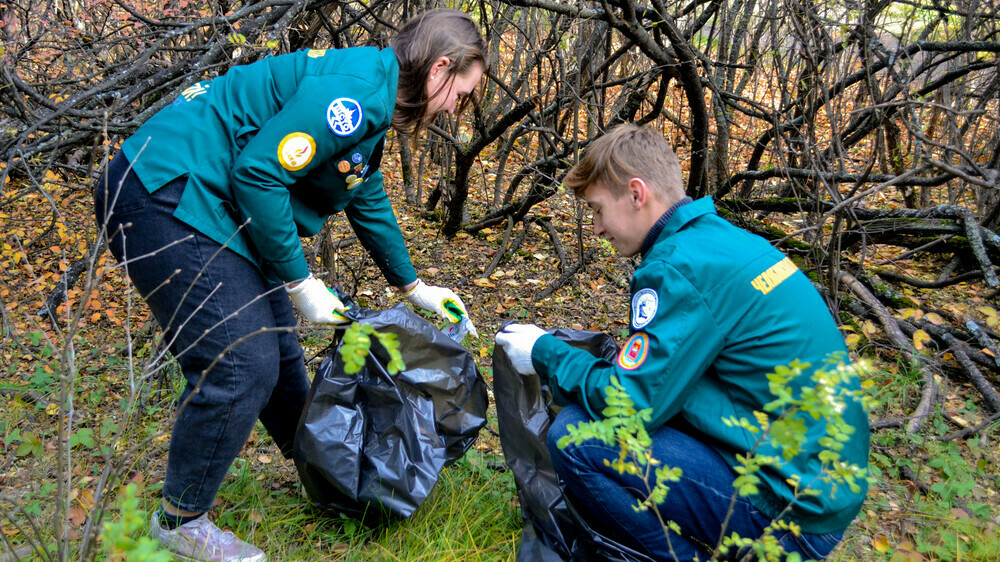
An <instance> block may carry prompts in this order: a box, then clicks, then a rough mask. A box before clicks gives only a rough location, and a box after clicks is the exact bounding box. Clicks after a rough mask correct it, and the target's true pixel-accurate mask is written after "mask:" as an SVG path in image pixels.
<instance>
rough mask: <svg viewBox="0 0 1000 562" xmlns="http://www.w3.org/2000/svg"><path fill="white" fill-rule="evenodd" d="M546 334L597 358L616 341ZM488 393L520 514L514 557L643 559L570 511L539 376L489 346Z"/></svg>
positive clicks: (612, 352) (614, 349) (577, 333)
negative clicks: (554, 456)
mask: <svg viewBox="0 0 1000 562" xmlns="http://www.w3.org/2000/svg"><path fill="white" fill-rule="evenodd" d="M549 333H551V334H552V335H554V336H556V337H557V338H559V339H561V340H563V341H565V342H567V343H569V344H570V345H572V346H573V347H577V348H581V349H585V350H587V351H589V352H590V353H592V354H593V355H594V356H596V357H604V358H606V359H608V360H611V361H614V359H615V356H617V355H618V345H617V344H615V342H614V340H612V339H611V337H610V336H608V335H607V334H603V333H601V332H588V331H582V330H562V329H560V330H552V331H550V332H549ZM493 396H494V399H495V400H496V406H497V423H498V425H499V429H500V445H501V446H502V447H503V454H504V458H505V460H506V462H507V466H508V467H510V469H511V471H512V472H513V473H514V482H515V484H516V485H517V495H518V498H519V499H520V502H521V510H522V515H523V516H524V520H525V523H524V530H523V532H522V533H521V546H520V547H519V548H518V552H517V560H518V561H523V562H528V561H543V562H549V561H553V562H555V561H562V560H573V561H589V560H623V561H628V562H647V561H651V560H652V559H651V558H649V557H648V556H646V555H645V554H642V553H639V552H636V551H635V550H633V549H631V548H629V547H627V546H625V545H622V544H619V543H617V542H615V541H614V540H612V539H610V538H608V537H606V536H604V535H602V534H601V533H599V532H597V531H595V530H594V529H593V528H592V527H591V526H590V525H589V524H588V523H587V522H586V521H585V520H584V519H583V517H582V516H581V515H580V514H579V513H578V512H577V511H576V510H575V509H574V507H573V505H572V503H571V501H570V500H569V499H568V498H567V496H566V494H565V490H564V488H563V487H562V486H561V485H560V483H559V478H558V477H557V476H556V472H555V469H554V468H553V467H552V458H551V457H550V456H549V450H548V447H547V446H546V444H545V436H546V434H547V433H548V431H549V426H550V425H551V423H552V420H553V419H555V412H553V411H552V409H551V408H550V406H551V405H552V396H551V394H550V393H549V390H548V388H547V387H542V386H541V381H540V379H539V377H538V375H522V374H520V373H518V372H517V371H515V370H514V367H513V366H512V365H511V362H510V359H509V358H508V357H507V354H506V353H505V352H504V350H503V348H502V347H501V346H499V345H498V346H496V347H495V348H494V350H493Z"/></svg>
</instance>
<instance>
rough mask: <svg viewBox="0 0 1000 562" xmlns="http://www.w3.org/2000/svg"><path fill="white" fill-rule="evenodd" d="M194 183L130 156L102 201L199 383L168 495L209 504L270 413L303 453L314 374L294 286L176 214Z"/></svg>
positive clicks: (170, 470) (191, 506) (136, 274)
mask: <svg viewBox="0 0 1000 562" xmlns="http://www.w3.org/2000/svg"><path fill="white" fill-rule="evenodd" d="M105 179H106V180H107V181H105ZM185 183H186V178H184V177H182V178H179V179H177V180H174V181H173V182H171V183H169V184H167V185H165V186H163V187H162V188H160V189H158V190H157V191H156V192H154V193H152V194H151V193H149V192H148V191H147V190H146V188H145V187H144V186H143V185H142V183H141V182H140V180H139V178H138V177H137V176H136V175H135V172H133V171H131V170H130V169H129V164H128V161H127V160H126V159H125V157H124V155H123V154H121V153H119V154H118V156H117V157H115V158H114V159H113V160H112V161H111V162H110V164H109V165H108V170H107V172H106V177H102V179H101V181H100V182H99V184H98V188H97V190H96V193H95V197H94V199H95V210H96V215H97V221H98V225H99V226H100V225H106V228H107V230H106V237H107V239H108V245H109V247H110V249H111V252H112V253H113V254H114V256H115V258H117V260H118V261H119V263H124V266H125V268H126V271H127V273H128V276H129V278H130V279H131V280H132V283H133V284H134V285H135V287H136V288H137V289H138V291H139V293H140V294H141V295H142V296H143V298H144V299H145V301H146V303H147V304H148V305H149V308H150V310H151V311H152V313H153V316H154V317H155V318H156V321H157V322H158V323H159V325H160V326H161V327H162V328H163V337H164V338H165V341H167V342H169V349H170V351H171V353H172V354H173V356H174V358H176V360H177V361H178V363H179V364H180V367H181V370H182V372H183V374H184V377H185V379H186V383H187V384H186V386H185V388H184V391H183V392H182V394H181V396H180V400H179V402H178V404H179V405H183V407H182V409H181V410H180V413H179V415H178V417H177V420H176V422H175V424H174V427H173V433H172V435H171V438H170V451H169V456H168V458H167V475H166V480H165V482H164V485H163V495H164V497H165V498H166V499H167V500H168V501H169V502H170V503H172V504H174V505H175V506H177V507H179V508H180V509H183V510H187V511H196V512H202V511H208V510H209V508H211V507H212V504H213V502H214V500H215V495H216V493H217V492H218V490H219V487H220V485H221V484H222V480H223V478H224V477H225V475H226V472H227V471H228V470H229V466H230V465H231V464H232V462H233V460H234V459H235V458H236V455H237V454H239V452H240V450H241V449H242V448H243V445H244V444H245V443H246V440H247V438H248V437H249V435H250V431H251V430H252V429H253V427H254V424H255V423H256V420H257V419H258V418H259V419H260V420H261V422H263V425H264V428H265V429H266V430H267V432H268V433H269V434H270V435H271V437H272V438H273V439H274V441H275V442H276V443H277V445H278V446H279V448H280V449H281V451H282V453H283V454H284V455H285V456H286V457H289V456H290V455H291V453H292V442H293V439H294V437H295V430H296V427H297V425H298V421H299V416H300V414H301V412H302V409H303V407H304V405H305V400H306V394H307V393H308V391H309V379H308V377H307V376H306V368H305V362H304V361H303V353H302V348H301V347H300V346H299V343H298V338H297V335H296V333H295V331H294V328H295V325H296V320H295V316H294V312H293V309H292V304H291V301H289V299H288V296H287V294H286V293H285V289H284V288H283V286H282V285H281V284H280V283H275V282H271V281H269V280H268V279H266V278H265V277H264V275H262V274H261V272H260V271H259V270H258V268H257V267H256V266H254V265H253V264H252V263H250V262H249V261H248V260H246V259H245V258H243V257H241V256H239V255H238V254H236V253H235V252H232V251H230V250H228V249H226V248H224V247H222V246H221V245H219V244H218V243H216V242H214V241H212V240H211V239H209V238H208V237H206V236H204V235H203V234H201V233H200V232H198V231H197V230H195V229H193V228H192V227H190V226H188V225H186V224H184V223H182V222H180V221H179V220H177V219H176V218H174V217H173V211H174V209H175V208H176V206H177V202H178V201H179V200H180V196H181V193H183V191H184V186H185ZM185 402H187V404H186V405H185Z"/></svg>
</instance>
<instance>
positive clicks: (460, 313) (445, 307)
mask: <svg viewBox="0 0 1000 562" xmlns="http://www.w3.org/2000/svg"><path fill="white" fill-rule="evenodd" d="M403 296H404V297H406V300H408V301H410V304H412V305H413V306H417V307H420V308H422V309H424V310H430V311H431V312H435V313H437V314H438V316H441V317H442V318H444V319H445V320H447V321H448V322H458V321H460V320H461V319H462V318H463V317H465V318H469V311H468V310H467V309H466V308H465V303H464V302H462V298H461V297H459V296H458V295H456V294H455V291H452V290H451V289H446V288H444V287H435V286H433V285H428V284H426V283H424V282H423V281H421V280H419V279H418V280H417V285H416V286H415V287H413V288H412V289H410V290H409V291H407V292H405V293H403ZM469 333H470V334H472V335H473V336H474V337H477V338H478V337H479V332H477V331H476V327H475V326H473V325H472V318H469Z"/></svg>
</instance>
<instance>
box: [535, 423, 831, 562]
mask: <svg viewBox="0 0 1000 562" xmlns="http://www.w3.org/2000/svg"><path fill="white" fill-rule="evenodd" d="M586 421H590V417H589V415H588V414H587V412H586V411H585V410H584V409H583V408H580V407H579V406H569V407H566V408H563V409H562V410H561V411H560V412H559V415H558V416H557V417H556V419H555V421H553V423H552V426H551V427H550V428H549V433H548V437H547V440H548V447H549V452H550V453H551V456H552V463H553V465H554V466H555V469H556V472H557V473H558V474H559V477H560V479H561V480H562V481H563V482H564V483H565V485H566V489H567V491H568V492H569V494H570V497H571V499H572V501H573V503H574V504H575V505H576V506H577V507H578V508H580V509H579V511H580V513H585V514H590V519H588V522H590V523H591V524H592V526H594V528H595V529H598V530H600V531H601V532H603V533H606V534H607V535H608V536H609V537H610V538H612V539H615V540H617V541H619V542H621V543H622V544H625V545H627V546H631V547H632V548H635V549H637V550H639V551H641V552H647V553H649V554H650V555H651V556H652V557H654V558H656V559H658V560H675V556H674V554H676V560H680V561H687V560H694V559H695V558H696V557H697V558H698V559H700V560H707V559H708V558H709V557H710V553H711V551H712V549H713V548H714V547H715V545H716V543H718V540H719V536H720V534H721V532H722V523H723V521H724V520H725V518H726V513H727V511H728V510H729V504H730V501H731V499H732V498H733V495H734V493H735V490H734V488H733V480H734V479H735V478H736V474H735V473H734V472H733V470H732V469H731V468H729V465H727V464H726V462H725V461H724V460H723V459H722V457H721V456H719V454H718V453H716V452H715V450H714V449H712V448H711V447H709V446H708V445H705V444H704V443H702V442H700V441H698V440H697V439H694V438H693V437H691V436H689V435H687V434H685V433H683V432H681V431H678V430H677V429H675V428H672V427H669V426H665V427H661V428H660V429H658V430H656V431H655V432H653V433H652V434H651V435H650V437H651V438H652V441H653V443H652V455H653V458H654V459H656V460H658V461H660V462H661V463H662V464H661V466H662V465H666V466H669V467H672V468H680V469H681V470H682V471H683V475H682V476H681V480H680V481H679V482H672V483H670V484H669V486H670V491H669V492H668V493H667V498H666V501H665V502H664V503H663V504H661V505H659V506H658V509H659V512H660V515H661V516H662V517H663V519H664V521H673V522H675V523H677V524H678V525H679V526H680V528H681V531H682V533H683V534H682V535H678V534H676V533H674V532H672V531H671V532H670V547H673V552H674V554H671V552H670V547H668V545H667V538H666V534H665V533H664V530H663V526H662V525H661V524H660V522H659V520H657V518H656V515H655V514H654V513H652V512H650V511H642V512H636V511H635V510H634V509H633V506H635V505H637V503H638V501H639V500H642V499H645V498H646V497H647V495H648V492H647V491H646V490H647V487H646V484H645V482H644V481H643V479H642V478H640V477H638V476H630V475H622V474H618V472H617V471H616V470H615V469H613V468H611V467H609V466H606V465H605V463H604V461H605V460H609V461H615V460H616V459H617V458H618V448H617V447H614V446H608V445H605V444H604V443H602V442H601V441H599V440H596V439H593V440H589V441H584V442H583V443H581V444H579V445H570V446H567V447H566V448H565V449H559V448H558V447H557V446H556V443H557V442H558V441H559V439H560V438H561V437H562V436H563V435H567V434H568V431H567V430H566V426H567V425H570V424H574V425H575V424H578V423H580V422H586ZM654 483H655V481H654ZM770 522H771V519H770V518H769V517H767V516H766V515H764V514H763V513H761V512H760V511H758V510H757V508H756V507H754V505H753V504H752V503H750V502H749V501H748V500H747V499H746V498H737V499H736V502H735V505H734V506H733V513H732V516H731V517H730V519H729V522H728V525H727V526H726V529H725V534H726V535H727V536H728V535H731V534H732V533H733V532H736V533H739V535H740V536H741V537H745V538H757V537H759V536H760V535H761V534H762V532H763V530H764V527H766V526H767V525H768V524H769V523H770ZM775 536H776V538H777V539H778V542H779V544H781V545H782V546H783V547H784V548H785V551H786V552H799V553H801V554H802V556H803V558H805V559H813V560H819V559H822V558H824V557H825V556H826V555H827V554H829V553H830V551H831V550H833V547H835V546H836V545H837V543H838V542H839V541H840V538H841V537H842V536H843V532H838V533H832V534H825V535H806V534H803V535H800V536H798V537H796V536H795V535H793V534H792V533H790V532H780V531H779V532H778V534H776V535H775Z"/></svg>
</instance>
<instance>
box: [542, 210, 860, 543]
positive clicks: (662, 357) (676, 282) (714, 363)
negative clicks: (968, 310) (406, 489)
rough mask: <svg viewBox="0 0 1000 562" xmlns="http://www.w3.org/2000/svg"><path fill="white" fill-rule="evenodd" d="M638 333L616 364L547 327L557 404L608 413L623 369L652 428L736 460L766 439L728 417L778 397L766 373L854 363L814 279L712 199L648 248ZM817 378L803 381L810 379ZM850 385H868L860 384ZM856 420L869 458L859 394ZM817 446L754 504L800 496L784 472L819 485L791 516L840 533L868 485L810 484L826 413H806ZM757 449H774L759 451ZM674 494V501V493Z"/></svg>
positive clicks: (854, 458)
mask: <svg viewBox="0 0 1000 562" xmlns="http://www.w3.org/2000/svg"><path fill="white" fill-rule="evenodd" d="M631 293H632V302H631V318H630V319H631V332H632V336H631V337H630V338H629V340H628V341H627V342H626V343H625V345H624V346H623V347H622V349H621V352H620V353H619V355H618V357H617V360H616V361H613V362H612V361H607V360H604V359H597V358H595V357H594V356H592V355H591V354H589V353H587V352H586V351H583V350H579V349H575V348H573V347H571V346H569V345H568V344H566V343H564V342H562V341H561V340H559V339H557V338H555V337H553V336H551V335H545V336H542V337H541V338H539V339H538V341H537V342H536V343H535V346H534V348H533V349H532V354H531V358H532V363H533V365H534V366H535V370H536V371H538V373H539V374H540V375H541V376H542V378H543V380H547V382H548V384H549V387H550V388H551V389H552V393H553V397H554V399H555V400H556V402H557V403H562V404H567V403H575V404H580V405H582V406H583V407H584V408H586V409H587V410H588V411H589V413H590V415H591V416H592V417H593V418H595V419H599V417H600V415H599V414H600V412H601V411H602V410H603V409H604V408H605V406H606V404H605V402H604V395H603V389H604V387H606V386H608V385H609V381H610V378H611V377H612V376H615V377H617V378H618V380H619V381H620V382H621V383H622V384H623V386H624V387H625V389H626V390H627V391H628V392H629V394H630V395H631V396H632V398H633V399H634V400H635V403H636V407H637V409H645V408H652V410H653V414H652V422H651V424H650V426H649V429H650V430H653V429H656V428H658V427H660V426H662V425H663V424H665V423H666V422H667V421H670V422H671V425H675V424H677V425H679V426H680V427H682V428H683V430H684V431H686V432H689V433H691V434H692V435H694V436H696V437H698V438H699V439H700V440H702V441H703V442H705V443H707V444H709V445H711V446H712V447H713V448H714V449H715V450H716V451H718V452H719V454H720V455H721V456H722V457H723V458H724V459H725V460H726V462H727V463H729V465H730V466H736V464H737V463H736V455H737V454H746V452H748V451H750V449H751V448H752V447H753V445H754V443H755V441H756V440H757V437H756V436H755V435H753V434H751V433H750V432H748V431H746V430H743V429H740V428H733V427H727V426H726V425H725V424H723V422H722V419H723V418H729V417H731V416H735V417H736V418H737V419H739V418H741V417H745V418H747V419H749V420H753V419H754V416H753V412H754V411H755V410H756V411H763V406H764V404H766V403H768V402H770V401H772V400H773V399H774V398H775V397H774V396H773V395H772V394H771V393H770V390H769V388H768V380H767V378H766V375H767V374H769V373H772V372H773V371H774V368H775V367H776V366H778V365H787V364H789V363H790V362H791V361H792V360H794V359H798V360H800V361H803V362H807V363H810V364H811V365H812V367H813V369H815V368H816V367H818V366H820V365H822V364H823V360H824V359H826V358H828V357H829V356H830V355H831V354H833V353H837V352H840V353H842V354H843V360H844V361H847V349H846V348H845V346H844V341H843V338H842V337H841V335H840V332H839V331H838V329H837V326H836V325H835V324H834V322H833V319H832V318H831V316H830V312H829V309H828V308H827V307H826V304H825V303H824V302H823V300H822V299H821V298H820V296H819V294H818V293H817V292H816V290H815V289H814V288H813V286H812V284H811V282H810V281H809V279H808V278H807V277H806V276H805V275H804V274H803V273H802V272H801V271H799V270H798V269H797V268H796V267H795V265H794V264H793V263H792V262H791V260H788V258H786V257H785V256H784V255H783V254H782V253H781V252H779V251H777V250H775V249H774V248H773V247H772V246H771V245H770V244H769V243H768V242H767V241H766V240H764V239H763V238H760V237H759V236H756V235H753V234H750V233H748V232H746V231H744V230H742V229H739V228H737V227H735V226H733V225H731V224H729V223H728V222H726V221H725V220H724V219H722V218H721V217H719V216H718V215H717V214H716V212H715V207H714V205H713V204H712V201H711V199H710V198H704V199H700V200H698V201H695V202H693V203H690V204H687V205H684V206H681V207H678V208H677V209H676V211H675V212H674V214H673V215H672V216H671V217H670V218H669V220H668V221H667V222H666V225H665V226H664V227H663V230H662V231H661V232H660V234H659V236H658V237H657V238H655V242H653V243H652V245H651V246H650V247H649V248H648V249H647V250H646V252H645V254H644V255H643V258H642V262H641V264H640V265H639V266H638V267H637V268H636V271H635V275H634V276H633V278H632V282H631ZM811 374H812V371H811V370H810V371H809V372H808V373H806V374H804V375H803V376H802V377H800V379H798V380H800V381H801V382H803V383H806V382H810V381H808V380H805V379H806V377H808V376H809V375H811ZM851 390H859V388H858V384H857V381H855V382H854V384H853V386H852V388H851ZM843 415H844V419H845V421H847V423H849V424H850V425H852V426H853V427H854V428H855V432H854V434H853V436H852V439H851V440H850V442H848V443H846V444H845V447H844V449H843V450H842V451H841V456H842V459H843V460H844V461H845V462H848V463H854V464H857V465H859V466H862V467H867V466H868V447H869V428H868V417H867V414H866V413H865V411H864V409H863V408H862V406H861V405H860V404H859V403H858V402H856V401H854V400H853V399H849V400H848V406H847V408H846V411H845V412H844V413H843ZM804 417H805V418H806V419H805V421H806V424H807V427H808V433H807V435H808V443H807V444H806V445H805V446H804V447H803V450H802V453H801V454H800V455H798V456H797V457H795V458H793V459H792V460H791V461H789V462H788V463H787V464H785V465H784V467H782V468H781V469H780V470H768V471H766V472H764V473H763V474H761V476H762V479H763V480H764V486H762V487H760V494H759V495H754V496H751V497H750V499H751V501H753V502H754V505H756V506H757V508H758V509H760V510H761V511H762V512H763V513H764V514H766V515H768V516H770V517H772V518H774V517H776V516H777V515H778V514H779V513H781V512H782V511H783V510H784V509H785V507H786V506H787V505H788V504H789V502H790V500H791V499H792V497H793V492H792V490H791V488H790V487H789V485H788V484H787V483H786V479H787V478H789V477H791V476H792V475H798V476H799V477H801V479H802V480H801V481H802V482H803V483H810V482H812V485H811V486H810V488H811V489H817V490H820V491H821V494H820V495H819V496H808V497H802V498H799V499H798V500H797V501H796V503H795V504H794V505H793V507H792V509H791V511H790V512H789V513H788V514H787V515H786V517H785V518H786V519H791V520H793V521H795V522H796V523H798V524H800V525H801V526H802V529H803V530H804V531H805V532H806V533H812V534H820V533H831V532H837V531H840V530H843V529H844V528H846V527H847V525H848V524H849V523H850V522H851V520H852V519H853V518H854V517H855V515H857V513H858V511H859V510H860V509H861V503H862V501H863V500H864V497H865V493H866V491H867V484H866V483H865V482H863V481H862V482H861V483H860V484H861V491H860V492H859V493H852V492H851V491H850V490H849V489H848V488H847V486H844V485H841V486H838V487H837V488H836V493H835V494H834V493H833V491H832V490H831V489H830V486H829V485H828V484H826V483H823V482H820V481H815V482H814V481H813V479H814V477H815V476H816V475H817V474H819V472H820V465H821V462H820V460H819V458H818V453H819V446H818V444H817V439H819V438H820V437H822V436H824V435H825V427H824V425H823V422H822V420H821V421H820V422H815V421H814V420H813V419H812V418H811V417H809V416H804ZM756 454H764V455H770V454H775V453H774V450H773V449H772V448H770V447H758V449H757V450H756ZM667 501H670V498H669V494H668V497H667Z"/></svg>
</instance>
